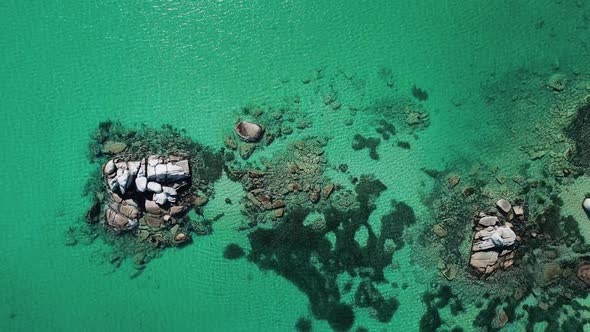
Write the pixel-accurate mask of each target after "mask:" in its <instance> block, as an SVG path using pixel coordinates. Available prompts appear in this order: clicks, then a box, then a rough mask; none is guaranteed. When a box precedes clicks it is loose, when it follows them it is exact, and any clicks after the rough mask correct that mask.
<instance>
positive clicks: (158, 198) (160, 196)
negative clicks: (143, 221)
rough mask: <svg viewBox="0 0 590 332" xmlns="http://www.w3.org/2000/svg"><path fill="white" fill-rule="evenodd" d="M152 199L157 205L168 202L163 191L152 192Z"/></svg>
mask: <svg viewBox="0 0 590 332" xmlns="http://www.w3.org/2000/svg"><path fill="white" fill-rule="evenodd" d="M153 201H154V202H156V204H158V205H164V204H166V203H168V196H166V193H163V192H161V193H157V194H154V197H153Z"/></svg>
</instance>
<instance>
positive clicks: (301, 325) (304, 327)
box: [295, 317, 311, 332]
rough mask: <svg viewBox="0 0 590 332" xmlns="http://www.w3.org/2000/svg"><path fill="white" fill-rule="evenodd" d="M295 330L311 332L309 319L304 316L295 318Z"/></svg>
mask: <svg viewBox="0 0 590 332" xmlns="http://www.w3.org/2000/svg"><path fill="white" fill-rule="evenodd" d="M295 330H297V332H311V320H309V319H307V318H305V317H300V318H299V319H298V320H297V323H295Z"/></svg>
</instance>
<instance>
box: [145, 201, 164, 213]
mask: <svg viewBox="0 0 590 332" xmlns="http://www.w3.org/2000/svg"><path fill="white" fill-rule="evenodd" d="M145 210H146V211H147V212H148V213H151V214H153V215H156V216H159V215H161V214H162V209H160V207H159V206H158V204H156V202H154V201H150V200H146V201H145Z"/></svg>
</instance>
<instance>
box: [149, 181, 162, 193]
mask: <svg viewBox="0 0 590 332" xmlns="http://www.w3.org/2000/svg"><path fill="white" fill-rule="evenodd" d="M147 190H149V191H151V192H154V193H156V194H159V193H161V192H162V185H161V184H159V183H158V182H153V181H151V182H148V183H147Z"/></svg>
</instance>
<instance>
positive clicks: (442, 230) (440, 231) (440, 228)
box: [432, 224, 449, 237]
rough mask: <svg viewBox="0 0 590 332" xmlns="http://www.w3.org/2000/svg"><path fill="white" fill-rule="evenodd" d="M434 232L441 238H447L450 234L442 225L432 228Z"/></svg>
mask: <svg viewBox="0 0 590 332" xmlns="http://www.w3.org/2000/svg"><path fill="white" fill-rule="evenodd" d="M432 231H433V232H434V234H436V235H438V236H439V237H445V236H447V235H448V234H449V233H448V232H447V230H446V229H445V228H444V227H443V226H442V225H440V224H436V225H434V227H432Z"/></svg>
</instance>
